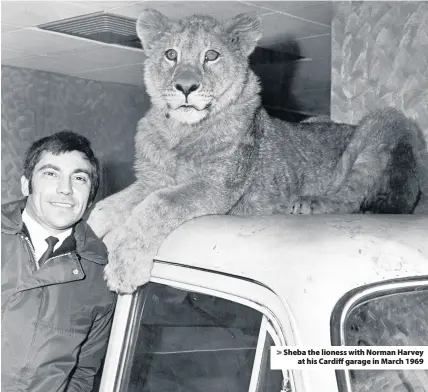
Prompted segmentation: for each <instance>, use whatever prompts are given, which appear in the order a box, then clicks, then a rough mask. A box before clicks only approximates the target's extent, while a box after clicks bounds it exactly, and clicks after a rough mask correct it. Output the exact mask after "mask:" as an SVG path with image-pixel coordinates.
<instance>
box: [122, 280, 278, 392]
mask: <svg viewBox="0 0 428 392" xmlns="http://www.w3.org/2000/svg"><path fill="white" fill-rule="evenodd" d="M262 318H263V315H262V314H261V313H260V312H258V311H256V310H254V309H252V308H250V307H247V306H244V305H241V304H239V303H236V302H233V301H228V300H225V299H223V298H218V297H214V296H210V295H204V294H198V293H194V292H189V291H184V290H178V289H175V288H172V287H169V286H165V285H161V284H156V283H149V284H148V285H146V287H145V288H144V290H142V291H141V292H140V295H139V299H138V303H137V311H136V314H135V323H134V328H133V332H131V335H132V338H131V341H130V344H129V348H128V352H127V354H126V359H125V364H126V366H125V368H124V372H123V377H122V380H121V384H120V385H121V388H120V390H121V391H129V392H131V391H132V392H134V391H139V392H149V391H150V392H158V391H159V392H161V391H162V392H165V391H171V392H181V391H185V392H193V391H194V392H196V391H201V392H205V391H210V392H216V391H218V392H220V391H221V392H225V391H226V392H227V391H233V392H240V391H242V392H244V391H245V392H246V391H248V388H249V385H250V381H251V375H252V370H253V363H254V358H255V354H256V348H257V342H258V339H259V332H260V327H261V321H262ZM270 342H271V340H269V344H270ZM262 347H263V346H262ZM268 347H269V346H267V348H266V351H267V350H268ZM278 376H279V377H278ZM264 377H266V376H264ZM268 378H270V379H271V381H269V383H274V382H275V383H276V385H279V387H277V388H276V389H273V390H278V391H279V390H280V385H281V380H282V377H281V372H276V374H275V375H269V377H268ZM265 382H266V381H265Z"/></svg>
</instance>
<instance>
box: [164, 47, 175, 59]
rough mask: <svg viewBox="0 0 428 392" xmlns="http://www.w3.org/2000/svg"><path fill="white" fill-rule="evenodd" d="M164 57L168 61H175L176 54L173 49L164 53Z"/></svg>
mask: <svg viewBox="0 0 428 392" xmlns="http://www.w3.org/2000/svg"><path fill="white" fill-rule="evenodd" d="M165 57H166V58H167V59H168V60H170V61H177V57H178V53H177V51H176V50H175V49H168V50H167V51H166V52H165Z"/></svg>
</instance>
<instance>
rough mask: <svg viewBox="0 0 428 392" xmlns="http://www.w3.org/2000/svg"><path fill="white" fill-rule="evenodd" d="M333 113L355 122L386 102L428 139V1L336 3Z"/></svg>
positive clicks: (333, 47) (337, 116)
mask: <svg viewBox="0 0 428 392" xmlns="http://www.w3.org/2000/svg"><path fill="white" fill-rule="evenodd" d="M334 8H335V9H334V17H333V23H332V91H331V117H332V119H333V120H336V121H343V122H350V123H356V122H357V121H358V120H359V119H360V118H361V117H362V116H363V115H364V114H365V113H367V111H369V110H371V109H374V108H379V107H386V106H394V107H397V108H400V109H402V110H403V111H404V112H405V113H406V114H407V115H408V116H409V117H411V118H413V119H415V120H417V122H418V123H419V125H420V126H421V127H422V129H423V131H424V133H425V135H426V137H427V138H428V2H422V1H420V2H404V1H403V2H378V1H373V2H372V1H370V2H335V3H334Z"/></svg>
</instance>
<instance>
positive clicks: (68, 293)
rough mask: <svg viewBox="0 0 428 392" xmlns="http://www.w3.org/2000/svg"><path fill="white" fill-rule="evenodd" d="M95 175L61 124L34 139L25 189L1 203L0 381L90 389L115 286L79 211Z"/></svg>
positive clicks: (77, 139) (80, 140)
mask: <svg viewBox="0 0 428 392" xmlns="http://www.w3.org/2000/svg"><path fill="white" fill-rule="evenodd" d="M98 185H99V165H98V161H97V158H96V157H95V156H94V153H93V151H92V149H91V146H90V143H89V141H88V140H87V139H86V138H85V137H83V136H81V135H78V134H76V133H74V132H69V131H63V132H59V133H56V134H54V135H52V136H49V137H45V138H43V139H40V140H39V141H37V142H35V143H34V144H33V145H32V146H31V147H30V148H29V150H28V152H27V156H26V159H25V164H24V175H23V176H22V178H21V189H22V193H23V194H24V196H26V199H23V200H19V201H17V202H12V203H9V204H6V205H3V206H2V244H1V245H2V259H1V263H2V267H1V268H2V271H1V272H2V276H1V281H2V286H1V294H2V295H1V304H2V305H1V306H2V376H1V377H2V391H7V392H9V391H10V392H15V391H20V392H21V391H31V392H39V391H43V392H54V391H55V392H56V391H67V392H73V391H91V390H92V387H93V382H94V376H95V374H96V373H97V371H98V370H99V368H100V364H101V361H102V359H103V357H104V355H105V351H106V348H107V342H108V337H109V333H110V327H111V322H112V315H113V310H114V304H115V295H114V294H113V293H112V292H110V291H109V290H108V288H107V286H106V284H105V282H104V279H103V269H104V266H105V264H106V262H107V250H106V247H105V246H104V244H103V243H102V242H101V240H100V239H98V238H97V237H96V236H95V234H94V233H93V231H92V230H91V228H90V227H89V226H88V225H87V224H86V223H85V222H84V221H82V216H83V215H84V213H85V211H86V210H87V208H88V207H89V206H90V205H91V203H92V202H93V200H94V198H95V195H96V192H97V189H98Z"/></svg>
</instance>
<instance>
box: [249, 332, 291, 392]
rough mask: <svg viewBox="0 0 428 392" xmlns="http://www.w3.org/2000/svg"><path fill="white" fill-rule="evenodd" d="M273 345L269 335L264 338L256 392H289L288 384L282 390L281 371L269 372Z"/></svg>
mask: <svg viewBox="0 0 428 392" xmlns="http://www.w3.org/2000/svg"><path fill="white" fill-rule="evenodd" d="M271 346H275V343H274V341H273V339H272V337H271V336H270V335H267V336H266V340H265V345H264V348H263V356H262V362H261V366H260V376H259V380H258V383H257V392H271V391H272V392H280V391H283V390H284V391H291V387H290V383H287V385H286V388H283V385H282V381H283V374H282V371H281V370H271V368H270V347H271Z"/></svg>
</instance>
